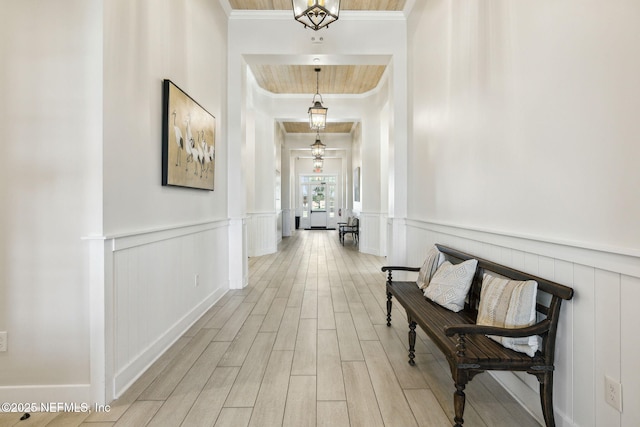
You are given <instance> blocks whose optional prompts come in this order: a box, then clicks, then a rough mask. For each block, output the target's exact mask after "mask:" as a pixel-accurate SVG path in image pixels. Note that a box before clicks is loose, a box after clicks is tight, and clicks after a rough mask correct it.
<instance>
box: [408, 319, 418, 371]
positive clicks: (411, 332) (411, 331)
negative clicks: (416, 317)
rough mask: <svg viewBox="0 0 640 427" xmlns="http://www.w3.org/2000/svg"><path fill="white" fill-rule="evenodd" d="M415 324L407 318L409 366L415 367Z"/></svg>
mask: <svg viewBox="0 0 640 427" xmlns="http://www.w3.org/2000/svg"><path fill="white" fill-rule="evenodd" d="M415 358H416V322H414V321H413V320H411V318H409V365H411V366H415V364H416V362H415V361H414V360H413V359H415Z"/></svg>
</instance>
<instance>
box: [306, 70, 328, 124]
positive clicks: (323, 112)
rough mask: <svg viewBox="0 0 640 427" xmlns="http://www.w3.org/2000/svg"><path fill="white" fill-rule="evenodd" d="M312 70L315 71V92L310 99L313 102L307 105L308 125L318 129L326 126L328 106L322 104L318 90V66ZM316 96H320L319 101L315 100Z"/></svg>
mask: <svg viewBox="0 0 640 427" xmlns="http://www.w3.org/2000/svg"><path fill="white" fill-rule="evenodd" d="M314 71H315V72H316V94H315V95H313V100H312V101H311V102H313V105H312V106H311V107H309V127H310V128H311V129H316V130H320V129H324V128H325V127H326V126H327V110H328V108H325V107H323V106H322V101H323V99H322V95H320V91H319V90H318V87H319V86H318V82H319V80H318V79H319V78H320V77H319V76H320V68H315V69H314ZM316 96H318V97H320V101H317V100H316Z"/></svg>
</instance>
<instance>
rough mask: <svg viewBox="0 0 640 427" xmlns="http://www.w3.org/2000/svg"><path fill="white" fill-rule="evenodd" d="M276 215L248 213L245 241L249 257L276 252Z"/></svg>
mask: <svg viewBox="0 0 640 427" xmlns="http://www.w3.org/2000/svg"><path fill="white" fill-rule="evenodd" d="M277 221H278V214H277V213H275V212H268V213H250V214H248V221H247V239H248V243H249V256H250V257H254V256H262V255H267V254H272V253H274V252H276V251H277V250H278V238H277V231H278V229H277Z"/></svg>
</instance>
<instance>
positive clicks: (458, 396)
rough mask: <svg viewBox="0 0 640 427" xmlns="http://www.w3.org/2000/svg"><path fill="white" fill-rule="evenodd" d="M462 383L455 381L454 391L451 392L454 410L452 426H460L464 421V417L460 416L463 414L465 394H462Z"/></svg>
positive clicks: (463, 386)
mask: <svg viewBox="0 0 640 427" xmlns="http://www.w3.org/2000/svg"><path fill="white" fill-rule="evenodd" d="M464 388H465V385H464V384H457V383H456V391H455V393H453V409H454V411H455V418H454V419H453V420H454V421H455V424H454V427H462V424H463V423H464V419H463V418H462V416H463V415H464V403H465V394H464Z"/></svg>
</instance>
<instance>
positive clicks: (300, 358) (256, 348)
mask: <svg viewBox="0 0 640 427" xmlns="http://www.w3.org/2000/svg"><path fill="white" fill-rule="evenodd" d="M383 264H384V258H380V257H375V256H371V255H365V254H361V253H359V252H358V251H357V249H356V248H355V246H354V245H353V243H352V242H351V240H350V239H349V238H348V237H347V239H346V242H345V246H342V245H340V244H339V242H338V238H337V232H336V231H303V230H300V231H296V232H295V235H294V236H293V237H289V238H285V239H284V240H283V242H282V243H281V245H280V248H279V251H278V253H276V254H272V255H267V256H262V257H256V258H251V259H250V261H249V286H248V287H247V288H246V289H243V290H234V291H230V292H228V293H227V294H226V295H225V296H224V297H223V298H222V299H221V300H220V301H218V302H217V303H216V304H215V305H214V306H213V307H212V308H211V309H210V310H209V311H208V312H207V313H206V314H205V315H204V316H203V317H202V318H201V319H200V320H199V321H198V322H197V323H195V324H194V325H193V327H191V329H190V330H189V331H188V332H187V333H185V334H184V336H182V337H181V338H180V339H179V340H178V341H177V342H176V343H175V345H173V346H172V347H171V348H170V349H169V350H168V351H167V352H166V353H165V354H164V355H163V356H162V357H161V358H160V359H159V360H158V361H157V362H156V363H155V364H154V365H153V366H152V367H151V368H150V369H149V370H148V371H147V372H146V373H145V374H144V375H142V377H141V378H140V379H139V380H138V381H137V382H135V383H134V384H133V386H132V387H131V388H130V389H129V390H128V391H127V392H126V393H125V394H124V396H122V397H121V398H120V399H118V400H117V401H115V402H113V403H112V407H111V411H110V412H108V413H92V414H90V415H86V414H76V413H62V414H43V413H40V414H32V416H31V417H30V418H29V419H28V420H25V421H18V420H19V417H20V415H21V414H0V426H13V425H19V426H45V425H46V426H50V427H52V426H64V427H67V426H85V427H102V426H118V427H119V426H132V427H139V426H145V425H148V426H214V425H215V426H219V427H222V426H233V427H241V426H259V427H268V426H295V427H301V426H327V427H340V426H363V427H373V426H399V427H409V426H430V427H432V426H450V425H452V422H451V421H450V420H452V419H453V405H452V400H453V399H452V396H453V390H454V388H453V381H452V380H451V376H450V373H449V369H448V365H447V362H446V360H444V359H443V358H442V355H441V354H440V353H439V352H438V350H437V349H433V347H432V345H431V344H430V343H429V340H428V338H426V336H425V335H424V333H421V331H420V333H419V338H420V339H419V340H418V343H417V354H416V366H415V367H411V366H410V365H409V364H408V363H407V351H406V347H407V339H406V337H407V323H406V319H405V317H404V312H403V311H402V309H401V308H400V307H399V306H397V305H395V306H394V313H393V314H394V317H393V325H392V327H391V328H388V327H387V326H386V324H385V323H386V318H385V313H386V309H385V308H384V307H385V301H386V297H385V291H384V283H385V277H384V275H383V273H382V272H381V271H380V267H381V266H382V265H383ZM432 349H433V351H432ZM467 392H468V393H467V407H466V411H465V426H470V427H477V426H480V427H483V426H486V427H496V426H498V427H499V426H504V427H512V426H516V425H517V426H520V427H533V426H539V424H538V423H537V422H536V421H535V420H534V419H533V418H532V417H531V416H530V415H529V414H528V413H527V412H526V411H525V410H524V409H523V408H522V407H521V406H520V405H518V403H516V402H515V401H514V400H513V399H512V398H511V397H510V396H509V395H508V394H507V393H506V392H505V391H504V390H503V389H502V388H501V387H500V386H499V385H498V384H497V383H496V382H495V381H494V380H493V379H492V378H491V377H490V376H489V375H488V374H482V375H479V376H477V377H476V378H475V379H474V380H473V381H472V382H471V383H470V384H469V385H468V387H467Z"/></svg>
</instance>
